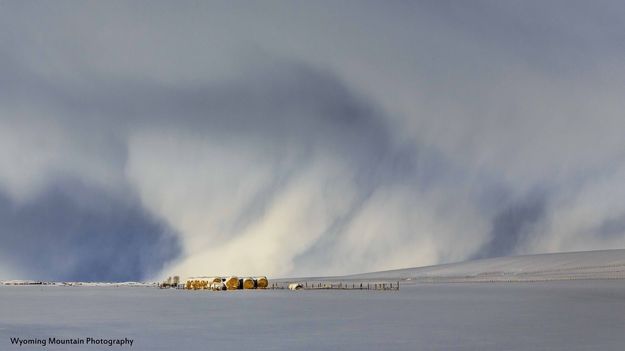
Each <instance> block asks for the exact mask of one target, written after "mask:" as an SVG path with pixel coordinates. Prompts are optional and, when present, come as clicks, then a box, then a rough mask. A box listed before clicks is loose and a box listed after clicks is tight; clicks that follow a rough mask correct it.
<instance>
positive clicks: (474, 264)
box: [341, 250, 625, 282]
mask: <svg viewBox="0 0 625 351" xmlns="http://www.w3.org/2000/svg"><path fill="white" fill-rule="evenodd" d="M343 278H350V279H383V280H398V279H399V280H406V279H410V280H414V281H422V282H489V281H495V282H496V281H511V282H514V281H552V280H577V279H625V250H602V251H582V252H564V253H554V254H541V255H526V256H510V257H498V258H490V259H483V260H475V261H468V262H461V263H452V264H446V265H438V266H429V267H419V268H407V269H398V270H393V271H384V272H374V273H365V274H356V275H351V276H347V277H341V279H343Z"/></svg>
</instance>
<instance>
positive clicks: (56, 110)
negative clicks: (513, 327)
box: [0, 0, 625, 280]
mask: <svg viewBox="0 0 625 351" xmlns="http://www.w3.org/2000/svg"><path fill="white" fill-rule="evenodd" d="M623 18H625V6H623V4H622V3H621V2H618V1H614V2H608V1H593V2H592V3H591V2H588V1H584V2H576V1H384V2H381V1H371V2H368V1H339V2H336V1H331V2H324V1H301V2H295V1H293V2H270V1H258V2H254V1H242V2H236V1H224V2H195V1H177V2H157V1H126V2H123V1H99V2H95V1H93V2H84V1H55V2H52V1H49V2H37V1H17V0H15V1H0V279H3V278H4V279H9V278H32V279H64V280H140V279H155V278H159V277H162V276H166V275H169V274H179V275H182V276H186V275H200V274H201V275H210V274H239V275H252V274H266V275H269V276H273V277H276V276H293V275H328V274H343V273H356V272H363V271H372V270H384V269H394V268H402V267H410V266H420V265H431V264H438V263H447V262H454V261H460V260H466V259H473V258H483V257H493V256H504V255H513V254H525V253H542V252H559V251H576V250H593V249H609V248H625V137H623V130H625V99H623V96H625V64H624V62H625V22H624V21H623V20H622V19H623Z"/></svg>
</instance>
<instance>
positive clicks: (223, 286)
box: [210, 279, 227, 291]
mask: <svg viewBox="0 0 625 351" xmlns="http://www.w3.org/2000/svg"><path fill="white" fill-rule="evenodd" d="M220 280H221V279H220ZM210 288H211V290H213V291H222V290H226V289H227V288H226V284H224V283H222V282H221V281H219V282H213V283H211V286H210Z"/></svg>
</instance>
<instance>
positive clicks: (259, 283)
mask: <svg viewBox="0 0 625 351" xmlns="http://www.w3.org/2000/svg"><path fill="white" fill-rule="evenodd" d="M254 280H255V281H256V287H257V288H259V289H265V288H267V287H268V286H269V280H268V279H267V277H256V278H254Z"/></svg>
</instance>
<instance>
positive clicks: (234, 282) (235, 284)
mask: <svg viewBox="0 0 625 351" xmlns="http://www.w3.org/2000/svg"><path fill="white" fill-rule="evenodd" d="M224 283H225V285H226V288H227V289H228V290H236V289H238V288H239V278H237V277H228V278H226V281H225V282H224Z"/></svg>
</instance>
